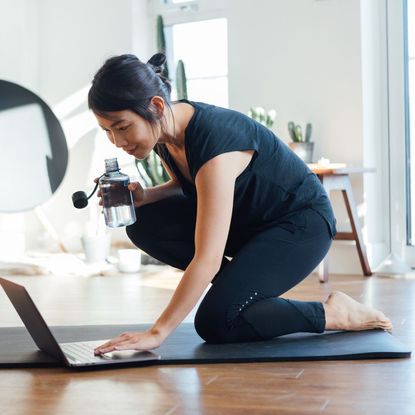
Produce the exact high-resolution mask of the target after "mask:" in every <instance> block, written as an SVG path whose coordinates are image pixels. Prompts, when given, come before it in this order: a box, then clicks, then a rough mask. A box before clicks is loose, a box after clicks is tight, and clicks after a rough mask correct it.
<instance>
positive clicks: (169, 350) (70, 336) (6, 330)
mask: <svg viewBox="0 0 415 415" xmlns="http://www.w3.org/2000/svg"><path fill="white" fill-rule="evenodd" d="M148 327H150V325H149V324H134V325H132V324H129V325H99V326H95V325H94V326H51V327H50V329H51V331H52V333H53V334H54V336H55V338H56V339H57V340H58V342H72V341H88V340H102V339H109V338H113V337H115V336H118V335H119V334H121V333H122V332H124V331H142V330H145V329H147V328H148ZM154 352H155V353H156V354H157V355H159V356H161V359H160V360H154V361H144V362H134V363H128V366H144V365H145V366H148V365H149V364H155V365H163V364H185V363H191V364H198V363H229V362H235V363H236V362H268V361H270V362H271V361H298V360H339V359H340V360H347V359H378V358H379V359H383V358H403V357H409V356H410V355H411V351H410V350H409V349H408V348H407V347H405V346H404V345H403V344H402V343H401V342H400V341H399V340H398V339H396V338H395V337H393V336H392V335H391V334H389V333H387V332H385V331H383V330H367V331H354V332H352V331H349V332H344V331H327V332H324V333H321V334H314V333H295V334H289V335H285V336H281V337H277V338H275V339H272V340H266V341H259V342H246V343H229V344H207V343H205V342H204V341H203V340H202V339H201V338H200V337H199V336H198V335H197V333H196V332H195V330H194V327H193V324H192V323H183V324H181V325H180V326H179V327H178V328H177V329H176V330H175V331H174V332H173V333H172V334H171V335H170V337H168V338H167V340H166V341H165V342H164V343H163V344H162V345H161V347H159V348H158V349H155V350H154ZM52 366H64V364H63V363H61V362H58V361H56V360H55V359H54V358H53V357H51V356H49V355H47V354H45V353H44V352H41V351H39V350H38V349H37V346H36V345H35V343H34V342H33V340H32V338H31V337H30V335H29V333H28V332H27V330H26V328H25V327H3V328H0V367H3V368H5V367H8V368H17V367H52ZM103 367H105V368H113V367H115V366H103ZM92 368H95V367H91V366H89V367H88V370H91V369H92Z"/></svg>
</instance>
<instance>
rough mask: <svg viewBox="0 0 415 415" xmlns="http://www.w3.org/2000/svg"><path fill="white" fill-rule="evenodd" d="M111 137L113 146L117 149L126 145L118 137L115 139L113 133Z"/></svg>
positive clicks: (124, 141)
mask: <svg viewBox="0 0 415 415" xmlns="http://www.w3.org/2000/svg"><path fill="white" fill-rule="evenodd" d="M112 137H113V140H114V144H115V146H116V147H118V148H121V147H125V146H126V145H127V144H128V143H127V141H126V140H125V139H123V138H122V137H119V136H118V137H117V136H116V134H115V133H113V135H112Z"/></svg>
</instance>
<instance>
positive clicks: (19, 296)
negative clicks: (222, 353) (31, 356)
mask: <svg viewBox="0 0 415 415" xmlns="http://www.w3.org/2000/svg"><path fill="white" fill-rule="evenodd" d="M0 284H1V286H2V287H3V289H4V291H5V292H6V294H7V296H8V297H9V299H10V301H11V302H12V304H13V306H14V308H15V309H16V311H17V313H18V314H19V316H20V318H21V319H22V321H23V323H24V325H25V326H26V328H27V330H28V332H29V334H30V335H31V336H32V338H33V340H34V342H35V343H36V345H37V347H39V349H40V350H41V351H43V352H45V353H47V354H49V355H51V356H53V357H54V358H55V359H57V360H58V361H61V362H62V363H63V364H65V365H66V366H69V367H86V366H103V365H121V364H125V363H129V362H144V361H154V360H160V359H161V356H159V355H157V354H156V353H153V352H151V351H134V350H128V351H124V350H122V351H114V352H110V353H106V354H103V355H98V356H95V355H94V349H95V348H96V347H98V346H100V345H102V344H104V343H105V342H107V341H108V340H109V339H104V340H94V341H83V342H70V343H58V342H57V341H56V339H55V337H54V336H53V334H52V332H51V330H50V329H49V327H48V325H47V324H46V322H45V320H44V318H43V317H42V315H41V314H40V312H39V310H38V309H37V307H36V305H35V303H34V302H33V300H32V298H31V297H30V295H29V293H28V292H27V290H26V288H25V287H23V286H22V285H19V284H16V283H14V282H12V281H9V280H6V279H4V278H0Z"/></svg>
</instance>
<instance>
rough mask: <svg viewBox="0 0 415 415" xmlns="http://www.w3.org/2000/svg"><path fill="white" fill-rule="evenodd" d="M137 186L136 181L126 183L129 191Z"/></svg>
mask: <svg viewBox="0 0 415 415" xmlns="http://www.w3.org/2000/svg"><path fill="white" fill-rule="evenodd" d="M137 187H138V182H131V183H130V184H129V185H128V190H129V191H131V192H134V190H136V189H137Z"/></svg>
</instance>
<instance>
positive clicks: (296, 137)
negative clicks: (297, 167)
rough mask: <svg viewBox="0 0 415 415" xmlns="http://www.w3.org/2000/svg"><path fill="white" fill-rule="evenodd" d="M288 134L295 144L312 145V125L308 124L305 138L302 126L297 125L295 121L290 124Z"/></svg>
mask: <svg viewBox="0 0 415 415" xmlns="http://www.w3.org/2000/svg"><path fill="white" fill-rule="evenodd" d="M288 132H289V134H290V138H291V140H292V141H293V142H294V143H310V142H311V141H310V140H311V132H312V126H311V123H307V125H306V129H305V137H304V136H303V130H302V128H301V125H298V124H297V125H296V124H295V123H294V122H293V121H290V122H289V123H288Z"/></svg>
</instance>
